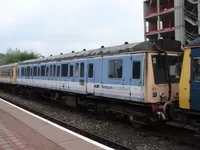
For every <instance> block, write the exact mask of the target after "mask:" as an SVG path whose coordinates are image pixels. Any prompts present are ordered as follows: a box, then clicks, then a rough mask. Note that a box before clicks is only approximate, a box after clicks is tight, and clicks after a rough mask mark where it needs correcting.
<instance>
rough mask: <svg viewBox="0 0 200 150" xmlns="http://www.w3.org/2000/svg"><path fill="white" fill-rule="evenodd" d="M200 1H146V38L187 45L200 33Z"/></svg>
mask: <svg viewBox="0 0 200 150" xmlns="http://www.w3.org/2000/svg"><path fill="white" fill-rule="evenodd" d="M199 20H200V0H199V1H198V0H145V1H144V31H145V33H144V37H145V39H146V40H150V39H162V38H163V39H164V38H165V39H166V38H170V39H174V40H179V41H181V42H182V44H184V45H185V44H187V43H189V42H190V41H191V40H193V39H194V38H195V36H196V35H197V34H199V33H200V25H199Z"/></svg>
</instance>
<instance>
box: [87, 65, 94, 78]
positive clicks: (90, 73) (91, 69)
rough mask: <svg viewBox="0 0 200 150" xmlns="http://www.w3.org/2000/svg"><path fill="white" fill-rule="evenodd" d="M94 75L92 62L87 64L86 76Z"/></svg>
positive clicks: (91, 76)
mask: <svg viewBox="0 0 200 150" xmlns="http://www.w3.org/2000/svg"><path fill="white" fill-rule="evenodd" d="M93 76H94V66H93V64H89V65H88V77H89V78H93Z"/></svg>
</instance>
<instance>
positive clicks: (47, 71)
mask: <svg viewBox="0 0 200 150" xmlns="http://www.w3.org/2000/svg"><path fill="white" fill-rule="evenodd" d="M46 76H49V66H46Z"/></svg>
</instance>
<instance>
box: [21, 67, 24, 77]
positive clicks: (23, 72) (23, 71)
mask: <svg viewBox="0 0 200 150" xmlns="http://www.w3.org/2000/svg"><path fill="white" fill-rule="evenodd" d="M21 74H22V76H24V67H23V68H22V73H21Z"/></svg>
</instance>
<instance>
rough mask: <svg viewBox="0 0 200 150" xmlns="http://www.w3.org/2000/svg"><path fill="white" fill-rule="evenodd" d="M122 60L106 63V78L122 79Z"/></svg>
mask: <svg viewBox="0 0 200 150" xmlns="http://www.w3.org/2000/svg"><path fill="white" fill-rule="evenodd" d="M122 66H123V65H122V60H121V59H118V60H110V61H109V62H108V77H109V78H122Z"/></svg>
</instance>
